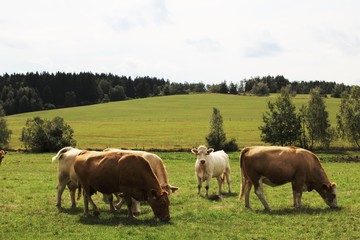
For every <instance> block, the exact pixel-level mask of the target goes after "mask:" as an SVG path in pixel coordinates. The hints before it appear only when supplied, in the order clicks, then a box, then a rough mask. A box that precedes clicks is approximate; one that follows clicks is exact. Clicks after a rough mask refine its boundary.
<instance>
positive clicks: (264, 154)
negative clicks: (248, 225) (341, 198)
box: [240, 146, 337, 210]
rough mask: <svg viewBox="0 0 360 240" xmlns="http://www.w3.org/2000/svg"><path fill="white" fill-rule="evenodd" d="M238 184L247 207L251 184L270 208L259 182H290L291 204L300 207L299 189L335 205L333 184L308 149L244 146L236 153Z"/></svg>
mask: <svg viewBox="0 0 360 240" xmlns="http://www.w3.org/2000/svg"><path fill="white" fill-rule="evenodd" d="M240 168H241V175H242V188H241V194H240V200H241V199H242V197H243V195H245V207H247V208H250V201H249V195H250V190H251V187H252V185H254V188H255V194H256V195H257V196H258V198H259V199H260V201H261V203H262V204H263V205H264V207H265V210H270V207H269V205H268V204H267V202H266V200H265V197H264V194H263V183H265V184H267V185H270V186H273V187H274V186H279V185H282V184H285V183H288V182H291V184H292V190H293V198H294V207H297V208H301V206H302V205H301V195H302V192H303V191H312V190H314V189H315V190H316V191H317V192H318V193H319V194H320V196H321V197H322V198H323V199H324V200H325V202H326V204H327V205H329V206H330V207H337V197H336V184H335V183H331V182H329V179H328V177H327V175H326V173H325V171H324V169H323V168H322V166H321V164H320V160H319V158H318V157H317V156H316V155H315V154H313V153H312V152H310V151H308V150H305V149H302V148H296V147H276V146H271V147H270V146H269V147H261V146H258V147H246V148H244V149H243V150H242V152H241V154H240Z"/></svg>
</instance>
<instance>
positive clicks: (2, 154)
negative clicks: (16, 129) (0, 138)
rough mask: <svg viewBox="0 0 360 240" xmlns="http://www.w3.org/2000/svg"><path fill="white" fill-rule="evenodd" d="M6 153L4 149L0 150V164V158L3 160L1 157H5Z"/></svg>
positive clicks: (0, 160)
mask: <svg viewBox="0 0 360 240" xmlns="http://www.w3.org/2000/svg"><path fill="white" fill-rule="evenodd" d="M6 154H7V152H6V151H4V150H0V165H1V162H2V160H3V158H4V157H5V155H6Z"/></svg>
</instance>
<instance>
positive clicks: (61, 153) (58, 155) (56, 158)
mask: <svg viewBox="0 0 360 240" xmlns="http://www.w3.org/2000/svg"><path fill="white" fill-rule="evenodd" d="M71 149H72V147H64V148H62V149H61V150H60V151H59V152H58V153H57V154H56V155H55V156H53V157H52V159H51V161H52V162H55V161H56V160H58V159H60V158H61V157H62V155H63V154H64V153H66V152H67V151H69V150H71Z"/></svg>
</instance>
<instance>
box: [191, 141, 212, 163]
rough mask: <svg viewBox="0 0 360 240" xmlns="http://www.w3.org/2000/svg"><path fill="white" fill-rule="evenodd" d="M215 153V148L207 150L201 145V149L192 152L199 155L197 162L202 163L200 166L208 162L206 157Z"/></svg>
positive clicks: (194, 149)
mask: <svg viewBox="0 0 360 240" xmlns="http://www.w3.org/2000/svg"><path fill="white" fill-rule="evenodd" d="M213 151H214V149H213V148H207V147H206V146H204V145H201V146H200V147H198V148H197V149H196V148H193V149H191V152H192V153H193V154H195V155H197V160H198V161H199V162H200V164H205V162H206V156H207V155H209V154H210V153H212V152H213Z"/></svg>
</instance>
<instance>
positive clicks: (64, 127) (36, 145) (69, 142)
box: [20, 117, 76, 152]
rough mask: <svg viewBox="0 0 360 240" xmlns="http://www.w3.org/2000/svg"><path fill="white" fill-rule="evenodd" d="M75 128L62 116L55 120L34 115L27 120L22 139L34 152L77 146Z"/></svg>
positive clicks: (26, 146) (53, 150)
mask: <svg viewBox="0 0 360 240" xmlns="http://www.w3.org/2000/svg"><path fill="white" fill-rule="evenodd" d="M73 133H74V131H73V129H72V128H71V127H70V126H69V125H68V124H67V123H65V122H64V119H63V118H61V117H55V118H54V119H53V120H51V121H50V120H47V119H41V118H40V117H34V118H33V119H28V120H27V121H26V126H25V127H24V128H23V129H22V132H21V137H20V141H22V142H24V145H25V148H26V149H27V150H31V151H33V152H55V151H57V150H59V149H60V148H62V147H64V146H75V145H76V141H75V140H74V139H73Z"/></svg>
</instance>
